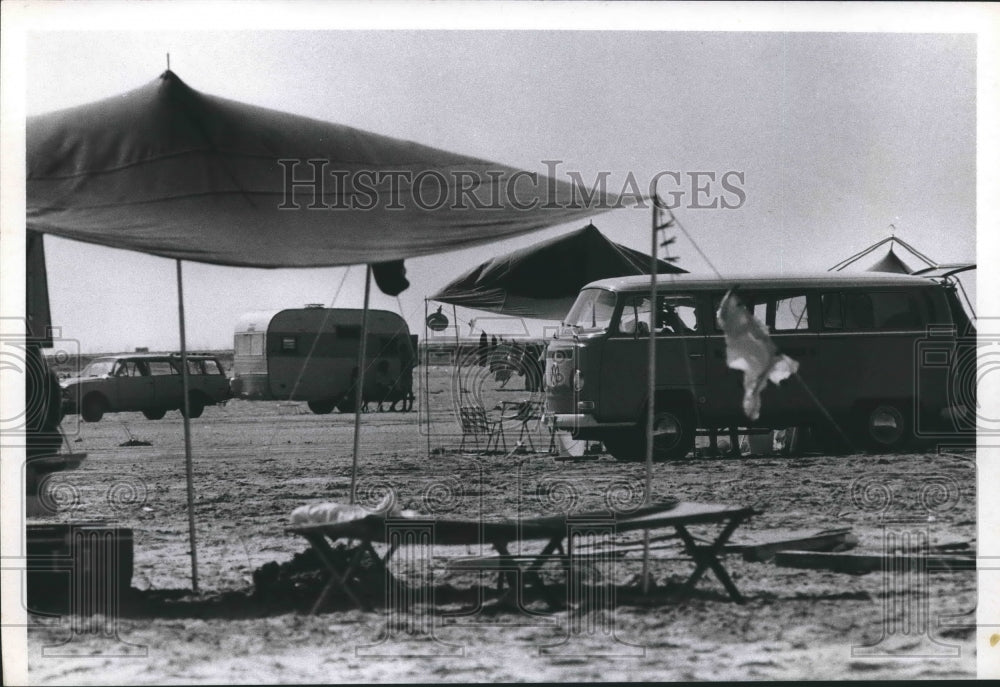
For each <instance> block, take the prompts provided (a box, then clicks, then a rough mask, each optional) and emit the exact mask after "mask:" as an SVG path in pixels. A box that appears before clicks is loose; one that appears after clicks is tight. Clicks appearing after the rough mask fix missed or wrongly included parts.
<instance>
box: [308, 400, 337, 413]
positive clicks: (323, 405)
mask: <svg viewBox="0 0 1000 687" xmlns="http://www.w3.org/2000/svg"><path fill="white" fill-rule="evenodd" d="M307 405H308V406H309V410H311V411H313V412H314V413H315V414H317V415H329V414H330V413H332V412H333V409H334V408H335V407H336V405H337V403H336V401H309V403H308V404H307Z"/></svg>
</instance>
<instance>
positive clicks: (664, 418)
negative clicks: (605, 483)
mask: <svg viewBox="0 0 1000 687" xmlns="http://www.w3.org/2000/svg"><path fill="white" fill-rule="evenodd" d="M644 425H645V423H643V424H642V425H639V426H638V427H636V428H635V429H632V430H622V431H620V432H614V433H610V432H609V433H607V434H605V435H603V436H602V437H601V439H602V441H603V442H604V446H605V448H607V449H608V453H610V454H611V455H613V456H614V457H615V459H616V460H619V461H622V462H637V461H641V460H645V459H646V429H645V427H644ZM694 431H695V426H694V420H693V419H691V415H690V413H685V412H683V411H681V410H678V409H674V408H664V409H663V410H657V411H656V414H655V415H654V416H653V460H657V461H660V460H671V459H675V458H683V457H684V456H686V455H687V454H688V452H690V451H691V449H693V448H694Z"/></svg>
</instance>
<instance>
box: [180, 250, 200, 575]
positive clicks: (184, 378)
mask: <svg viewBox="0 0 1000 687" xmlns="http://www.w3.org/2000/svg"><path fill="white" fill-rule="evenodd" d="M177 313H178V316H179V317H180V325H181V326H180V329H181V390H182V391H183V393H184V401H183V403H184V406H183V408H184V412H183V413H181V415H182V416H183V417H184V468H185V472H186V473H187V511H188V539H189V541H190V545H191V590H192V591H193V592H194V593H195V594H197V593H198V546H197V542H196V541H195V531H194V466H193V465H192V462H191V419H190V418H191V399H190V398H189V394H188V389H189V385H190V382H189V380H188V366H187V334H186V333H185V331H184V277H183V275H182V273H181V261H180V260H177Z"/></svg>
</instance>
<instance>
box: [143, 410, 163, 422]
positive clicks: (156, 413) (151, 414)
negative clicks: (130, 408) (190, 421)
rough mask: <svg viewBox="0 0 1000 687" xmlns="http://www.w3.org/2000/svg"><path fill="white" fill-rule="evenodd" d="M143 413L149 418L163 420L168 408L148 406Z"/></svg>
mask: <svg viewBox="0 0 1000 687" xmlns="http://www.w3.org/2000/svg"><path fill="white" fill-rule="evenodd" d="M142 414H143V415H145V416H146V419H147V420H162V419H163V416H164V415H166V414H167V409H166V408H148V409H146V410H144V411H142Z"/></svg>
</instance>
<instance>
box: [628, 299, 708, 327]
mask: <svg viewBox="0 0 1000 687" xmlns="http://www.w3.org/2000/svg"><path fill="white" fill-rule="evenodd" d="M649 302H650V298H649V296H639V295H636V296H630V297H628V298H627V299H626V300H625V302H624V304H623V305H622V312H621V317H620V319H619V323H618V329H617V331H618V332H620V333H622V334H635V335H638V336H641V335H643V334H645V335H648V334H649ZM656 302H657V303H658V304H659V308H658V315H657V318H656V324H657V330H656V333H657V334H691V333H693V332H694V331H695V330H696V329H697V328H698V317H697V311H696V309H695V299H694V296H692V295H688V294H684V295H680V294H669V295H663V296H657V297H656Z"/></svg>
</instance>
